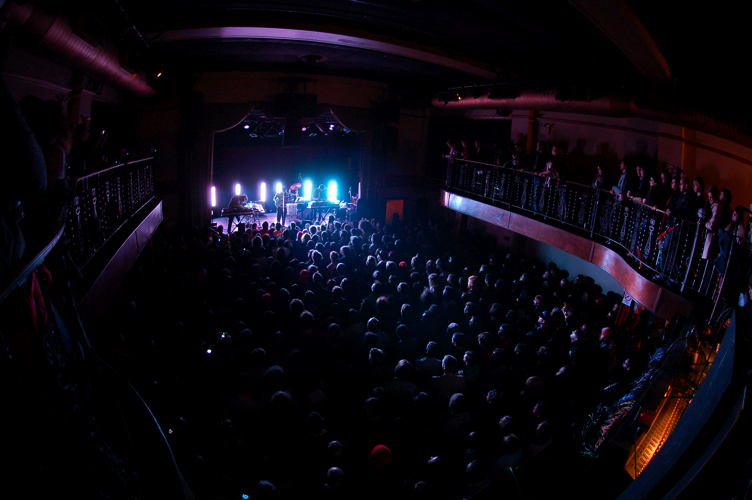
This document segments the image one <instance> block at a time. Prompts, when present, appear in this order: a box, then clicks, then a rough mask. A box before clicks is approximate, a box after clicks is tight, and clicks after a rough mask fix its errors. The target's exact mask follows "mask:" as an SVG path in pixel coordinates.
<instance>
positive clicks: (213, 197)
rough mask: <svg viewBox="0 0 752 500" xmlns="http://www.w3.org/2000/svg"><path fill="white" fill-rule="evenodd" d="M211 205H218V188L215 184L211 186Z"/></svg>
mask: <svg viewBox="0 0 752 500" xmlns="http://www.w3.org/2000/svg"><path fill="white" fill-rule="evenodd" d="M211 206H212V207H216V206H217V188H215V187H214V186H212V187H211Z"/></svg>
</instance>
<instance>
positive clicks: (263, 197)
mask: <svg viewBox="0 0 752 500" xmlns="http://www.w3.org/2000/svg"><path fill="white" fill-rule="evenodd" d="M259 200H261V203H264V202H265V201H266V182H262V183H261V192H260V193H259Z"/></svg>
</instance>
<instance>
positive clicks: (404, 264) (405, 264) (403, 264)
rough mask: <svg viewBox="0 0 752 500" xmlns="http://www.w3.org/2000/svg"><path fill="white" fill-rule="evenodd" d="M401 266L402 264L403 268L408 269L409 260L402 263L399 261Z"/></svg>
mask: <svg viewBox="0 0 752 500" xmlns="http://www.w3.org/2000/svg"><path fill="white" fill-rule="evenodd" d="M399 266H400V267H401V268H403V269H407V262H405V261H404V260H403V261H402V262H400V263H399Z"/></svg>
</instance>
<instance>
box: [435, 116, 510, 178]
mask: <svg viewBox="0 0 752 500" xmlns="http://www.w3.org/2000/svg"><path fill="white" fill-rule="evenodd" d="M511 131H512V122H511V121H510V120H467V119H462V118H453V117H434V118H431V122H430V125H429V127H428V138H427V141H428V148H427V150H428V155H429V156H428V162H427V166H428V175H429V176H430V177H436V178H441V179H443V178H445V177H446V166H447V163H446V160H444V159H442V158H441V155H444V154H447V153H448V152H449V149H448V148H447V146H446V142H447V140H449V139H454V140H456V141H457V143H458V145H459V141H460V140H461V139H467V140H468V141H469V142H470V143H472V142H474V141H475V139H480V140H481V141H482V143H483V145H484V146H485V147H486V148H492V147H493V145H494V143H495V142H497V141H498V142H500V143H501V144H506V143H507V142H509V140H510V136H511Z"/></svg>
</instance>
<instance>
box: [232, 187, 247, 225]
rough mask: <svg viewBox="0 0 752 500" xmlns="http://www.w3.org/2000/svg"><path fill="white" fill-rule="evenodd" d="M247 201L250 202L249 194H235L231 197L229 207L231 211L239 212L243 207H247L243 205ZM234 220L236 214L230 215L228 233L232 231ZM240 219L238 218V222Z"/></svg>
mask: <svg viewBox="0 0 752 500" xmlns="http://www.w3.org/2000/svg"><path fill="white" fill-rule="evenodd" d="M246 203H248V196H246V195H245V194H235V195H233V196H232V198H231V199H230V205H229V206H228V207H227V208H228V209H229V211H231V212H239V211H241V210H243V208H245V207H244V206H243V205H245V204H246ZM234 220H235V216H234V215H230V220H229V221H228V223H227V229H228V231H227V232H228V233H229V232H230V231H229V229H230V228H231V227H232V222H233V221H234ZM239 221H240V219H238V222H239Z"/></svg>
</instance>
